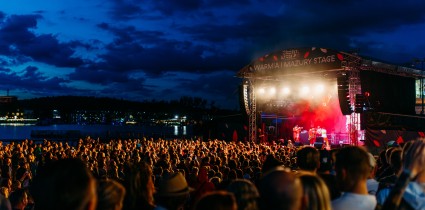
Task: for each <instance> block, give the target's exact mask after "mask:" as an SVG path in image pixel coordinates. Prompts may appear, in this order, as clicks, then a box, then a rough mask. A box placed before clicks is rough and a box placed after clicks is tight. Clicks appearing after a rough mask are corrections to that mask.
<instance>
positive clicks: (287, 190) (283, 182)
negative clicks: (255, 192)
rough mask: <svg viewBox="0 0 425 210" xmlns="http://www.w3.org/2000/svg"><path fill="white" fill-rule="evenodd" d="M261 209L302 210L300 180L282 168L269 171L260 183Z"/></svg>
mask: <svg viewBox="0 0 425 210" xmlns="http://www.w3.org/2000/svg"><path fill="white" fill-rule="evenodd" d="M259 191H260V209H262V210H278V209H287V210H298V209H300V208H301V199H302V185H301V181H300V179H299V178H298V177H297V176H296V175H295V174H294V173H292V172H290V171H289V170H287V169H285V168H284V167H282V166H278V167H276V168H274V169H271V170H269V171H267V172H266V173H265V174H263V177H262V179H261V180H260V183H259Z"/></svg>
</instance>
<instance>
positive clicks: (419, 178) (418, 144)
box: [403, 138, 425, 183]
mask: <svg viewBox="0 0 425 210" xmlns="http://www.w3.org/2000/svg"><path fill="white" fill-rule="evenodd" d="M424 165H425V138H419V139H417V140H414V141H413V143H411V145H409V146H408V147H407V148H405V151H403V167H405V168H407V169H409V170H411V171H412V175H413V176H415V181H416V182H419V183H425V167H424Z"/></svg>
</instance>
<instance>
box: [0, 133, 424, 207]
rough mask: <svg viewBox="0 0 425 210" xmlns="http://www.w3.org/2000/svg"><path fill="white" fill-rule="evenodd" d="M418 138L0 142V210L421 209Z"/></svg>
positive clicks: (421, 150) (421, 153) (421, 160)
mask: <svg viewBox="0 0 425 210" xmlns="http://www.w3.org/2000/svg"><path fill="white" fill-rule="evenodd" d="M424 164H425V140H424V139H417V140H411V141H408V142H407V143H405V144H404V145H393V146H392V147H389V148H385V149H383V150H382V151H381V152H380V153H379V154H372V153H370V152H369V151H367V149H366V148H364V147H359V146H346V147H342V148H334V149H332V150H319V149H317V148H315V147H312V146H294V145H290V146H288V145H284V144H280V143H271V144H270V143H260V144H255V143H249V142H226V141H221V140H208V141H201V140H200V139H194V140H193V139H190V140H182V139H174V140H164V139H145V138H143V139H126V140H121V139H116V140H109V141H105V142H103V141H101V140H99V139H93V138H90V137H87V138H85V139H80V140H79V141H78V142H75V143H72V144H71V143H68V142H56V141H49V140H44V141H42V142H39V143H36V142H34V141H31V140H23V141H16V142H10V143H8V144H3V143H1V142H0V165H1V168H0V169H1V173H0V175H1V179H0V180H1V181H0V184H1V185H0V210H3V209H7V210H11V209H19V210H24V209H32V210H57V209H61V210H95V209H99V210H108V209H111V210H112V209H113V210H121V209H122V210H136V209H151V210H153V209H156V210H174V209H175V210H177V209H183V210H184V209H194V210H201V209H202V210H209V209H223V210H263V209H264V210H265V209H267V210H273V209H290V210H298V209H308V210H316V209H317V210H318V209H321V210H330V209H334V210H340V209H344V210H350V209H425V193H424V191H425V167H424Z"/></svg>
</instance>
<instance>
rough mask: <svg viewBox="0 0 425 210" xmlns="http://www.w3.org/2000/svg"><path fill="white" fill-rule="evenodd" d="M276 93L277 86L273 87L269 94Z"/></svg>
mask: <svg viewBox="0 0 425 210" xmlns="http://www.w3.org/2000/svg"><path fill="white" fill-rule="evenodd" d="M274 94H276V88H275V87H271V88H270V89H269V95H274Z"/></svg>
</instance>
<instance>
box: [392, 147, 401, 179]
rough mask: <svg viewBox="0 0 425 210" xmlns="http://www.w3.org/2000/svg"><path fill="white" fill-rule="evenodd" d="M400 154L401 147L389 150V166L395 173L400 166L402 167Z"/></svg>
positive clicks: (399, 169)
mask: <svg viewBox="0 0 425 210" xmlns="http://www.w3.org/2000/svg"><path fill="white" fill-rule="evenodd" d="M401 155H402V150H401V148H395V149H393V150H391V154H390V159H389V163H390V166H391V168H392V169H393V170H394V172H395V173H396V174H397V173H398V172H400V171H401V170H402V167H403V165H402V164H403V163H402V161H401Z"/></svg>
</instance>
